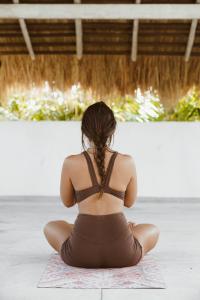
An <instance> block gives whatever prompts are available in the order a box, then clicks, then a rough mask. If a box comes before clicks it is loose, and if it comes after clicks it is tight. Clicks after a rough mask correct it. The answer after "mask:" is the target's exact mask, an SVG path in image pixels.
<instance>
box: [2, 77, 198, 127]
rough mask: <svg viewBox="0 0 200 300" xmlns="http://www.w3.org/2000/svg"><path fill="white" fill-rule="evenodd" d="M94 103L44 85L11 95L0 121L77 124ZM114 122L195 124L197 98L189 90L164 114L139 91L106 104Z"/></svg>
mask: <svg viewBox="0 0 200 300" xmlns="http://www.w3.org/2000/svg"><path fill="white" fill-rule="evenodd" d="M98 100H100V99H95V98H94V97H93V96H92V93H91V91H88V92H85V91H83V90H82V89H81V88H80V85H74V86H72V88H71V90H70V91H68V92H67V93H63V92H61V91H58V90H50V88H49V85H48V83H47V82H46V83H45V86H44V87H43V88H42V89H37V88H33V89H32V90H31V91H30V92H26V93H21V94H17V93H15V94H13V95H12V96H11V97H10V98H9V99H8V101H7V105H6V106H0V120H15V121H16V120H27V121H44V120H52V121H57V120H58V121H65V120H77V121H78V120H81V118H82V114H83V112H84V110H85V109H86V108H87V107H88V106H89V105H90V104H92V103H94V102H96V101H98ZM106 102H107V103H108V105H109V106H110V108H111V109H112V110H113V112H114V114H115V117H116V119H117V120H118V121H122V122H125V121H134V122H151V121H152V122H153V121H199V120H200V95H199V93H198V92H197V90H196V89H193V90H192V91H191V92H190V93H189V94H188V95H186V96H185V97H184V98H183V99H180V101H179V102H178V104H177V105H176V106H175V108H174V109H173V110H172V111H170V112H166V111H165V110H164V107H163V105H162V104H161V102H160V101H159V97H158V95H157V94H156V92H155V91H152V90H151V89H149V90H148V91H146V92H145V93H144V94H142V93H141V91H140V90H139V89H137V91H136V92H135V95H134V96H132V95H126V96H125V97H115V98H113V99H108V100H107V101H106Z"/></svg>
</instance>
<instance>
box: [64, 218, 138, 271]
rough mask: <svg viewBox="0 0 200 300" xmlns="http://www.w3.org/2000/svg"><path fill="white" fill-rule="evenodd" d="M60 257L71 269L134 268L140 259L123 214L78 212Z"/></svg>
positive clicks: (135, 240) (134, 239)
mask: <svg viewBox="0 0 200 300" xmlns="http://www.w3.org/2000/svg"><path fill="white" fill-rule="evenodd" d="M60 255H61V258H62V260H63V261H64V262H65V263H66V264H68V265H71V266H74V267H83V268H109V267H110V268H111V267H113V268H114V267H118V268H119V267H127V266H133V265H136V264H137V263H138V262H139V261H140V259H141V257H142V246H141V245H140V243H139V241H138V240H137V239H136V238H134V236H133V233H132V232H131V229H130V228H129V227H128V223H127V220H126V217H125V215H124V214H123V212H119V213H113V214H108V215H90V214H84V213H79V214H78V216H77V218H76V220H75V223H74V226H73V229H72V232H71V234H70V236H69V237H68V238H67V239H66V240H65V242H64V243H63V244H62V247H61V251H60Z"/></svg>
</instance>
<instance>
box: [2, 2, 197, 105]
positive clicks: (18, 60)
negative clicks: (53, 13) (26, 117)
mask: <svg viewBox="0 0 200 300" xmlns="http://www.w3.org/2000/svg"><path fill="white" fill-rule="evenodd" d="M73 2H74V1H73V0H71V1H69V0H59V1H53V0H43V1H36V0H29V1H28V0H21V1H20V3H40V4H41V3H57V4H58V3H66V4H69V3H73ZM134 2H135V1H131V0H130V1H120V0H113V1H112V0H107V1H106V0H104V1H100V0H99V1H95V0H94V1H92V0H86V1H81V3H101V4H102V3H123V4H124V3H129V4H130V3H134ZM3 3H7V4H9V3H13V1H12V0H10V1H9V0H7V1H1V4H3ZM142 3H148V4H149V3H173V4H175V3H178V4H180V3H188V4H192V3H196V1H193V0H185V1H173V0H171V1H164V0H160V1H158V0H157V1H153V0H152V1H151V0H143V1H142ZM81 22H82V45H83V51H82V57H81V59H78V58H77V40H76V38H77V37H76V34H77V32H76V26H75V21H73V20H52V19H49V20H35V19H34V20H33V19H27V20H25V24H26V27H27V32H28V34H29V37H30V41H31V45H32V49H33V52H34V56H35V59H34V60H32V59H31V56H30V53H29V52H28V48H27V44H26V43H25V40H24V36H23V34H22V30H21V28H20V24H19V21H18V20H17V19H0V95H1V101H5V99H6V95H7V94H8V93H9V92H10V90H12V89H15V88H20V89H26V88H30V87H31V85H32V82H35V83H36V84H37V85H41V84H43V81H44V80H49V83H50V84H51V82H52V81H54V83H53V84H54V86H56V87H58V88H60V89H62V90H65V89H68V88H69V87H70V86H71V85H72V84H74V83H76V82H78V81H79V82H80V84H81V86H82V87H83V88H92V89H93V90H94V92H95V93H96V94H97V95H99V96H101V97H104V96H105V97H106V96H108V95H109V94H110V95H113V93H114V94H120V95H124V94H125V93H133V92H134V90H135V88H137V87H140V88H141V89H142V90H145V89H147V88H149V87H150V86H152V87H153V88H155V89H157V90H158V92H159V94H160V97H161V101H162V102H163V104H164V105H165V107H166V108H167V107H170V106H172V105H173V104H174V103H176V101H177V100H178V99H179V98H180V97H181V96H183V95H184V94H185V93H186V92H187V91H188V90H189V89H190V88H191V87H192V86H193V85H194V84H195V85H197V87H199V88H200V23H198V21H197V24H196V25H197V26H196V28H195V32H194V39H193V41H192V47H191V51H190V53H189V57H188V60H187V61H186V60H185V57H186V49H187V46H188V43H189V34H190V31H191V24H192V20H140V21H139V26H138V32H137V56H136V59H135V61H133V60H132V59H131V51H132V39H133V29H134V24H133V21H132V20H82V21H81Z"/></svg>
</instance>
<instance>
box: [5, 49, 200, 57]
mask: <svg viewBox="0 0 200 300" xmlns="http://www.w3.org/2000/svg"><path fill="white" fill-rule="evenodd" d="M66 53H67V54H72V55H75V54H76V53H75V51H72V50H56V51H46V50H38V51H35V54H36V55H40V54H49V55H52V54H53V55H54V54H59V55H66ZM17 54H19V55H20V54H27V52H26V51H24V50H18V51H0V55H17ZM84 54H85V55H87V54H89V55H119V54H120V55H127V56H130V50H127V51H104V52H102V51H92V50H85V52H84ZM138 55H144V56H147V55H150V56H153V55H155V56H157V55H164V56H166V55H169V56H183V55H184V52H178V51H176V52H171V51H140V52H139V54H138ZM195 56H198V57H200V52H193V53H192V57H195Z"/></svg>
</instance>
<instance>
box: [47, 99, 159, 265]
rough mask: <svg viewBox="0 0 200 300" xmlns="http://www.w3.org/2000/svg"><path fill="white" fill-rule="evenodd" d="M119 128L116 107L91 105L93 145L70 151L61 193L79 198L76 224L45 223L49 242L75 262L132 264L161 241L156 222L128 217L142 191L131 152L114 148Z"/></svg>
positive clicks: (68, 201) (86, 121)
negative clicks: (151, 222) (128, 210)
mask: <svg viewBox="0 0 200 300" xmlns="http://www.w3.org/2000/svg"><path fill="white" fill-rule="evenodd" d="M115 129H116V120H115V117H114V114H113V111H112V110H111V109H110V108H109V107H108V106H107V105H106V103H104V102H103V101H99V102H96V103H94V104H92V105H90V106H89V107H88V108H87V109H86V110H85V112H84V114H83V118H82V125H81V130H82V146H83V148H84V149H85V143H84V138H83V137H84V136H85V137H86V138H87V142H88V143H89V147H88V149H87V150H84V151H83V152H81V153H80V154H77V155H69V156H68V157H66V158H65V160H64V162H63V166H62V172H61V180H60V195H61V200H62V201H63V203H64V205H65V206H67V207H71V206H73V205H75V204H76V203H77V205H78V209H79V214H78V216H77V218H76V220H75V223H74V224H71V223H69V222H66V221H63V220H59V221H51V222H49V223H47V224H46V226H45V227H44V234H45V236H46V238H47V240H48V242H49V244H50V245H51V246H52V247H53V248H54V249H55V250H56V251H58V252H59V254H60V256H61V258H62V260H63V261H64V262H65V263H66V264H68V265H71V266H76V267H85V268H106V267H126V266H133V265H136V264H138V262H139V261H140V260H141V259H142V257H143V256H144V255H145V254H146V253H147V252H148V251H149V250H151V249H152V248H153V247H154V246H155V244H156V243H157V240H158V237H159V229H158V228H157V227H156V226H155V225H153V224H137V225H136V224H135V223H133V222H127V220H126V217H125V215H124V213H123V206H126V207H131V206H133V204H134V203H135V200H136V195H137V175H136V168H135V164H134V160H133V158H132V156H131V155H127V154H121V153H119V152H117V151H114V150H112V149H111V148H110V144H111V140H112V137H113V134H114V132H115Z"/></svg>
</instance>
